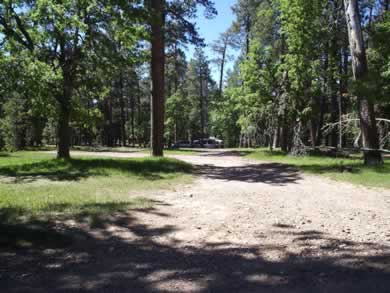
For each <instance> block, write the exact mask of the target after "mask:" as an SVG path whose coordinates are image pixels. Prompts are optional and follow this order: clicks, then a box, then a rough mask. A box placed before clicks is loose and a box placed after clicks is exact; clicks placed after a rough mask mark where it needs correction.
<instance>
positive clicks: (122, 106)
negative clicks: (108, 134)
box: [119, 72, 127, 146]
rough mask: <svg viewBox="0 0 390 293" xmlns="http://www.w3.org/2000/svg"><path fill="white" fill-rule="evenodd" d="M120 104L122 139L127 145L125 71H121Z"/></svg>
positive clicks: (124, 144)
mask: <svg viewBox="0 0 390 293" xmlns="http://www.w3.org/2000/svg"><path fill="white" fill-rule="evenodd" d="M119 95H120V97H119V106H120V112H121V141H122V146H126V145H127V143H126V141H127V138H126V117H125V97H124V92H123V73H122V72H121V73H120V76H119Z"/></svg>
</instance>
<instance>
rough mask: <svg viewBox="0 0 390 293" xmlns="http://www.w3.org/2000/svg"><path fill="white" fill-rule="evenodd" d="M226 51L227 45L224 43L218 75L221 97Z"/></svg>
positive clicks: (220, 95) (220, 94)
mask: <svg viewBox="0 0 390 293" xmlns="http://www.w3.org/2000/svg"><path fill="white" fill-rule="evenodd" d="M226 51H227V45H226V44H225V46H224V49H223V52H222V59H221V69H220V76H219V89H218V91H219V97H220V98H221V97H222V88H223V73H224V70H225V60H226Z"/></svg>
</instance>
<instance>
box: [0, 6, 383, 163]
mask: <svg viewBox="0 0 390 293" xmlns="http://www.w3.org/2000/svg"><path fill="white" fill-rule="evenodd" d="M200 11H202V12H204V15H205V17H206V18H212V17H214V16H215V15H216V14H217V11H216V10H215V7H214V3H213V2H212V1H209V0H190V1H179V0H166V1H164V0H144V1H141V0H132V1H121V0H101V1H84V0H66V1H56V0H53V1H49V0H4V1H2V2H1V4H0V147H1V148H3V149H8V150H21V149H25V148H27V147H31V146H42V145H56V146H57V149H58V157H60V158H67V157H69V156H70V153H69V149H70V148H71V147H72V146H80V145H89V146H95V145H101V146H108V147H113V146H139V147H148V146H151V147H152V148H153V154H154V155H157V156H160V155H162V154H163V147H171V146H172V145H174V144H175V143H177V142H179V141H188V142H190V143H191V142H192V141H194V140H197V139H201V138H208V137H217V138H219V139H222V140H223V141H224V145H225V146H226V147H259V146H267V147H270V148H271V149H273V148H279V147H280V148H281V149H282V150H283V151H285V152H289V153H292V154H295V155H299V154H302V153H305V152H307V151H308V150H314V149H318V148H324V147H326V148H328V149H329V150H332V151H333V150H335V151H338V150H342V149H356V150H362V151H363V152H364V155H365V162H366V164H381V162H382V156H381V152H382V151H383V150H385V149H389V148H390V46H389V39H390V13H389V1H388V0H359V1H357V0H327V1H321V0H237V1H236V4H235V5H234V6H233V7H232V13H234V15H235V21H234V22H233V23H232V24H231V25H230V27H229V28H228V30H227V31H226V32H223V33H222V34H221V35H220V37H219V38H218V39H217V40H215V41H214V42H213V43H211V44H207V43H206V42H205V41H204V40H203V39H202V36H201V35H200V34H199V33H198V30H197V26H196V18H197V16H198V14H199V13H200ZM188 46H194V47H196V49H195V53H194V55H193V56H192V57H191V56H188V54H186V52H188ZM206 46H209V48H210V49H211V51H212V55H211V56H207V54H206V52H208V51H206V50H205V47H206ZM233 53H235V54H233ZM233 56H236V57H233ZM189 57H191V58H189ZM229 63H234V66H233V69H232V70H230V69H229V70H227V68H228V66H227V64H229ZM213 68H214V69H215V70H216V71H217V72H218V77H217V78H216V77H215V75H213V74H212V69H213Z"/></svg>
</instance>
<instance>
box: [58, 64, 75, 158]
mask: <svg viewBox="0 0 390 293" xmlns="http://www.w3.org/2000/svg"><path fill="white" fill-rule="evenodd" d="M62 74H63V88H62V94H61V96H60V97H59V99H58V102H59V113H58V129H57V136H58V145H57V158H58V159H69V158H70V126H69V123H70V108H71V98H72V91H73V87H72V78H71V76H70V75H71V73H70V72H69V70H68V69H67V68H63V69H62Z"/></svg>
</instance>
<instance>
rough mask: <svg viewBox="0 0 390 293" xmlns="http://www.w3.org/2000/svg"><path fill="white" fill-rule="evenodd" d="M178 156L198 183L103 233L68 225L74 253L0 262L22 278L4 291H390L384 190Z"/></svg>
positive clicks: (217, 157)
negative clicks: (188, 166) (192, 171)
mask: <svg viewBox="0 0 390 293" xmlns="http://www.w3.org/2000/svg"><path fill="white" fill-rule="evenodd" d="M111 155H114V156H115V154H111ZM121 156H123V154H121ZM180 159H182V160H185V161H188V162H191V163H193V164H195V165H196V168H195V169H196V170H195V172H196V173H197V175H198V177H197V179H196V180H195V182H194V184H192V185H189V186H182V187H176V189H175V190H170V191H163V192H159V193H153V194H149V195H148V196H150V197H152V199H153V200H154V201H155V203H156V204H155V207H154V208H153V209H149V210H140V211H129V212H128V213H126V214H116V215H113V216H112V217H111V219H108V220H107V224H106V225H105V226H104V227H100V228H95V229H92V230H91V229H88V228H87V226H83V225H76V226H74V227H72V228H67V229H70V230H71V231H72V233H74V234H73V235H74V236H75V237H76V239H77V240H76V241H75V242H74V244H73V245H71V246H70V247H65V248H56V249H51V250H47V249H46V250H42V251H41V252H40V253H38V252H35V254H32V255H30V254H29V255H25V257H24V258H23V257H21V256H20V255H21V254H23V251H19V252H18V254H9V255H2V256H1V257H2V259H3V260H6V262H5V263H6V264H7V265H8V266H10V267H9V268H8V269H9V271H8V272H11V271H12V272H15V273H13V275H12V274H11V275H10V276H9V279H8V283H4V282H5V281H4V278H3V281H1V284H2V287H3V288H4V284H8V285H9V287H8V289H7V290H8V291H11V292H35V291H36V292H43V291H45V292H332V293H337V292H383V293H385V292H386V293H388V292H390V192H389V191H388V190H380V189H367V188H364V187H360V186H354V185H351V184H347V183H340V182H335V181H331V180H328V179H324V178H323V177H317V176H307V175H303V174H302V173H300V172H298V171H297V170H295V169H294V168H290V167H286V166H283V165H279V164H273V163H258V162H253V161H249V160H247V159H244V158H240V157H238V156H235V154H234V153H224V152H211V153H204V154H202V155H197V156H180ZM12 259H13V260H14V261H11V260H12ZM7 260H8V261H7ZM22 268H23V272H24V274H23V275H21V274H20V271H22ZM5 272H6V271H4V270H3V269H2V272H1V273H2V274H4V273H5ZM17 272H19V274H18V273H17ZM3 276H4V275H3ZM7 290H6V291H7ZM2 291H3V292H5V291H4V290H2Z"/></svg>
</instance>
